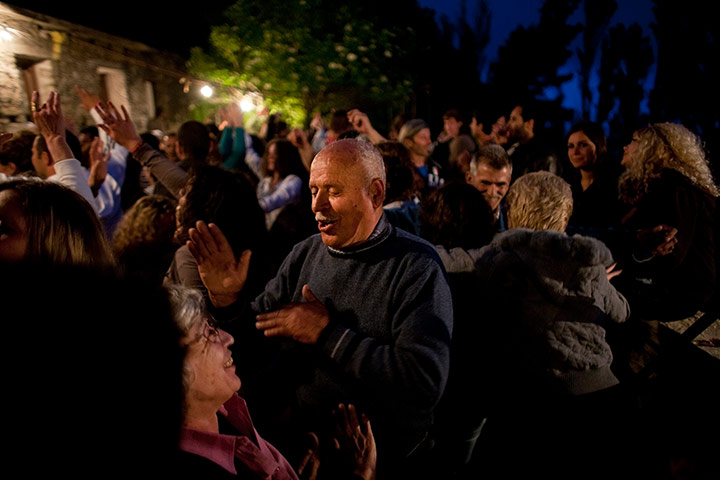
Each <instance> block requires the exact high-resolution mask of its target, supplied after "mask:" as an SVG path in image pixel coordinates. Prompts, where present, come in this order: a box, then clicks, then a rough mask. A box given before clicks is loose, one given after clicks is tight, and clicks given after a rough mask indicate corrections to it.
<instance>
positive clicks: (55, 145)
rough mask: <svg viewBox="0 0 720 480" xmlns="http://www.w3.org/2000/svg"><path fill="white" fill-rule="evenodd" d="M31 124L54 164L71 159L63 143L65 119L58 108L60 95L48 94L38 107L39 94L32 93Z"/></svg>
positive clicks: (69, 151)
mask: <svg viewBox="0 0 720 480" xmlns="http://www.w3.org/2000/svg"><path fill="white" fill-rule="evenodd" d="M31 106H32V111H33V112H32V116H33V123H35V125H37V127H38V131H39V132H40V135H42V136H43V138H45V142H46V144H47V147H48V151H49V152H50V156H51V157H52V159H53V161H54V162H59V161H61V160H66V159H68V158H73V157H74V156H75V155H74V154H73V152H72V150H71V149H70V147H69V146H68V144H67V142H66V141H65V119H64V118H63V114H62V107H61V106H60V94H59V93H56V92H50V96H49V97H48V101H47V102H46V103H44V104H42V106H41V105H40V94H39V93H38V92H37V91H35V92H33V93H32V100H31Z"/></svg>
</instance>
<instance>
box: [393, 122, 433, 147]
mask: <svg viewBox="0 0 720 480" xmlns="http://www.w3.org/2000/svg"><path fill="white" fill-rule="evenodd" d="M425 128H430V125H428V124H427V122H425V120H422V119H420V118H414V119H412V120H408V121H407V122H405V123H404V124H403V126H402V127H400V132H399V133H398V142H403V141H405V140H406V139H408V140H412V139H413V137H414V136H415V135H417V134H418V133H419V132H420V130H423V129H425Z"/></svg>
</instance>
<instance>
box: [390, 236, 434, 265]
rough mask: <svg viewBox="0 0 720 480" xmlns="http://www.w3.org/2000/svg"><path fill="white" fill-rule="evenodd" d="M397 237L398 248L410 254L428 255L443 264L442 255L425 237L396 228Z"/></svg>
mask: <svg viewBox="0 0 720 480" xmlns="http://www.w3.org/2000/svg"><path fill="white" fill-rule="evenodd" d="M395 238H396V240H395V241H396V243H397V245H398V248H399V249H401V250H402V251H403V252H405V253H406V254H408V255H416V256H418V257H427V258H428V259H431V260H432V261H434V262H437V263H438V264H440V265H442V261H441V260H440V256H439V255H438V253H437V250H435V247H434V246H433V245H432V244H431V243H430V242H428V241H427V240H425V239H424V238H421V237H418V236H417V235H413V234H412V233H409V232H406V231H405V230H403V229H401V228H395Z"/></svg>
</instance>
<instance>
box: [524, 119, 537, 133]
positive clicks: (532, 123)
mask: <svg viewBox="0 0 720 480" xmlns="http://www.w3.org/2000/svg"><path fill="white" fill-rule="evenodd" d="M525 124H526V125H527V129H528V132H532V131H533V130H534V129H535V119H534V118H531V119H530V120H528V121H527V122H525Z"/></svg>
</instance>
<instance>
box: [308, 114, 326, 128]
mask: <svg viewBox="0 0 720 480" xmlns="http://www.w3.org/2000/svg"><path fill="white" fill-rule="evenodd" d="M310 126H311V127H312V128H313V129H315V130H322V129H323V128H325V122H324V121H323V118H322V114H321V113H320V112H317V113H316V114H315V116H314V117H313V119H312V122H310Z"/></svg>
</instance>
